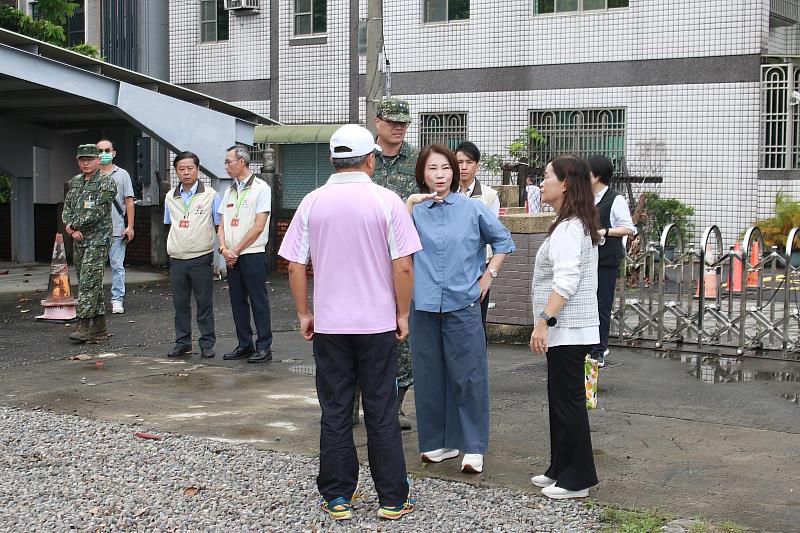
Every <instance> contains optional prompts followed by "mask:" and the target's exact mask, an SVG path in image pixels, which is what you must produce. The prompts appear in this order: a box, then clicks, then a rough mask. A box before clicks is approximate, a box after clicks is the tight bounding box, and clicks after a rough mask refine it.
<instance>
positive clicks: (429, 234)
mask: <svg viewBox="0 0 800 533" xmlns="http://www.w3.org/2000/svg"><path fill="white" fill-rule="evenodd" d="M412 218H413V220H414V225H415V226H416V227H417V233H418V234H419V238H420V241H421V242H422V250H420V251H419V252H417V253H415V254H414V309H416V310H418V311H428V312H432V313H449V312H451V311H458V310H459V309H464V308H465V307H467V306H469V305H471V304H474V303H475V302H477V301H478V300H479V299H480V293H481V291H480V287H479V286H478V280H479V278H480V277H481V275H482V274H483V271H484V269H485V268H486V245H487V244H489V245H490V246H491V247H492V252H493V253H501V254H508V253H511V252H513V251H514V250H515V249H516V247H515V246H514V241H512V240H511V233H510V232H509V231H508V229H506V227H505V226H503V224H501V223H500V221H499V220H498V219H497V217H496V216H494V215H493V214H492V212H491V211H489V209H488V208H487V207H486V206H485V205H483V203H482V202H476V201H474V200H472V199H470V198H467V197H465V196H462V195H460V194H456V193H453V192H451V193H450V194H448V195H447V196H445V197H444V200H443V201H442V202H441V203H439V202H434V201H433V200H426V201H425V202H422V203H420V204H417V205H415V206H414V209H413V211H412Z"/></svg>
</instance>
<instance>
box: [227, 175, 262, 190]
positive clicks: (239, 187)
mask: <svg viewBox="0 0 800 533" xmlns="http://www.w3.org/2000/svg"><path fill="white" fill-rule="evenodd" d="M255 177H256V175H255V174H250V177H249V178H248V179H246V180H242V181H241V182H240V181H239V180H237V179H236V178H234V180H233V183H232V184H231V189H234V190H236V191H237V192H238V191H240V190H242V189H247V188H249V187H250V186H251V185H252V184H253V180H254V179H255ZM240 183H241V184H242V185H239V184H240Z"/></svg>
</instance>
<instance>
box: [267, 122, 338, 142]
mask: <svg viewBox="0 0 800 533" xmlns="http://www.w3.org/2000/svg"><path fill="white" fill-rule="evenodd" d="M341 127H342V124H300V125H289V126H256V132H255V137H254V139H255V142H259V143H266V144H314V143H329V142H330V140H331V136H332V135H333V132H335V131H336V130H338V129H339V128H341Z"/></svg>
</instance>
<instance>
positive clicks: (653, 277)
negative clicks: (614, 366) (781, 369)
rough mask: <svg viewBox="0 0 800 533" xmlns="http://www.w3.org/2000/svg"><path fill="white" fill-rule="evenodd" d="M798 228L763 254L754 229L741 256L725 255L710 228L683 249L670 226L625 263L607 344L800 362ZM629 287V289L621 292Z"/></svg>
mask: <svg viewBox="0 0 800 533" xmlns="http://www.w3.org/2000/svg"><path fill="white" fill-rule="evenodd" d="M799 257H800V228H793V229H792V230H791V231H790V232H789V234H788V235H787V237H786V244H785V247H783V249H782V250H780V251H779V249H778V247H777V246H773V247H772V248H771V249H770V250H769V251H766V250H765V247H764V236H763V234H762V233H761V230H760V229H759V228H758V227H755V226H753V227H751V228H749V229H748V230H747V231H746V232H745V233H744V238H743V240H742V243H741V248H740V247H739V246H738V245H737V246H732V247H730V248H729V249H727V250H726V249H725V247H724V241H723V238H722V234H721V232H720V230H719V228H718V227H717V226H715V225H714V226H710V227H708V228H707V229H706V230H705V231H704V232H703V235H702V237H701V239H700V242H699V245H698V247H697V248H695V246H694V244H692V243H690V244H688V246H687V245H686V243H685V242H684V239H683V236H682V234H681V232H680V230H679V229H678V228H677V227H676V226H674V225H673V224H669V225H668V226H667V227H666V228H664V230H663V232H662V234H661V239H660V241H659V242H658V243H645V245H644V246H643V247H642V251H641V252H640V253H638V254H636V255H635V256H630V255H626V258H625V261H624V263H623V265H622V266H621V270H622V274H623V275H621V276H620V281H621V283H618V285H617V293H616V297H617V302H618V303H617V306H616V308H615V309H614V312H613V313H612V336H613V335H614V334H615V333H616V335H617V339H618V341H619V342H621V343H623V344H630V343H633V342H636V341H641V340H650V341H654V343H655V346H656V347H657V348H668V347H670V346H674V347H676V348H679V347H684V348H691V349H694V350H697V351H701V352H702V351H705V350H707V349H708V348H709V347H728V348H731V349H735V351H736V353H737V354H739V355H742V354H746V353H751V354H754V353H756V352H758V353H760V354H763V353H764V352H770V353H771V354H773V355H775V354H778V353H779V354H780V355H781V356H782V357H785V358H786V357H792V358H797V359H800V259H798V258H799ZM628 280H633V287H628V286H627V285H628V283H627V282H628Z"/></svg>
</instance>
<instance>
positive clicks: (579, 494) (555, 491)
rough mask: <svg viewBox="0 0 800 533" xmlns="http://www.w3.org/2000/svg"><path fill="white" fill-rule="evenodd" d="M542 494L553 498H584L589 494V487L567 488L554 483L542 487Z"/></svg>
mask: <svg viewBox="0 0 800 533" xmlns="http://www.w3.org/2000/svg"><path fill="white" fill-rule="evenodd" d="M542 494H544V495H545V496H547V497H548V498H553V499H554V500H566V499H569V498H585V497H587V496H588V495H589V489H583V490H567V489H562V488H561V487H556V486H555V484H553V485H550V486H549V487H545V488H543V489H542Z"/></svg>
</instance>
